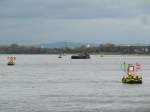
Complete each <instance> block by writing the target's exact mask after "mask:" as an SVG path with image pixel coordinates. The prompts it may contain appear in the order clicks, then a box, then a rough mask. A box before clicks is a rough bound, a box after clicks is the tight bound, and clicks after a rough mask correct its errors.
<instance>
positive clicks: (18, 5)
mask: <svg viewBox="0 0 150 112" xmlns="http://www.w3.org/2000/svg"><path fill="white" fill-rule="evenodd" d="M133 1H134V2H133ZM133 1H130V0H126V1H120V0H101V1H100V0H22V1H20V0H6V2H3V3H2V4H1V5H0V6H1V7H0V18H10V17H12V18H38V17H39V18H50V19H93V18H109V17H128V16H138V15H141V14H144V13H146V14H148V13H147V10H148V9H146V8H145V7H144V6H145V5H147V4H144V3H143V2H142V0H137V2H135V0H133Z"/></svg>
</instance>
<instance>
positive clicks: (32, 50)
mask: <svg viewBox="0 0 150 112" xmlns="http://www.w3.org/2000/svg"><path fill="white" fill-rule="evenodd" d="M82 52H88V53H90V54H144V55H145V54H146V55H149V54H150V46H128V45H115V44H111V43H107V44H100V45H99V46H97V47H89V48H87V47H86V46H81V47H78V48H41V47H38V46H37V47H35V46H21V45H17V44H12V45H9V46H0V54H60V53H66V54H73V53H82Z"/></svg>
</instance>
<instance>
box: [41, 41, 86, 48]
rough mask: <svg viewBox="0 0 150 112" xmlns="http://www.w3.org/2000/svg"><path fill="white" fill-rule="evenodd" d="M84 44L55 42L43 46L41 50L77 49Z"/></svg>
mask: <svg viewBox="0 0 150 112" xmlns="http://www.w3.org/2000/svg"><path fill="white" fill-rule="evenodd" d="M82 45H84V44H82V43H75V42H55V43H47V44H41V45H40V46H41V48H66V47H68V48H77V47H81V46H82Z"/></svg>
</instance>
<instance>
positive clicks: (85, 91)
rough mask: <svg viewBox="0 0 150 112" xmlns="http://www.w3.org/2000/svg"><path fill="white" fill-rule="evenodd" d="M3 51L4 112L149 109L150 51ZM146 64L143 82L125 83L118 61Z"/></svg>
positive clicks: (0, 94)
mask: <svg viewBox="0 0 150 112" xmlns="http://www.w3.org/2000/svg"><path fill="white" fill-rule="evenodd" d="M16 57H17V64H16V65H15V66H7V65H6V61H7V60H6V58H7V55H1V56H0V112H150V57H149V56H104V57H100V56H98V55H95V56H92V57H91V59H89V60H71V59H70V55H68V56H64V57H63V58H61V59H59V58H58V56H57V55H16ZM124 61H126V62H127V63H136V62H139V63H141V64H142V71H141V72H142V74H143V77H144V83H143V84H138V85H136V84H133V85H128V84H122V83H121V78H122V76H123V74H124V73H123V72H122V71H121V70H120V63H122V62H124Z"/></svg>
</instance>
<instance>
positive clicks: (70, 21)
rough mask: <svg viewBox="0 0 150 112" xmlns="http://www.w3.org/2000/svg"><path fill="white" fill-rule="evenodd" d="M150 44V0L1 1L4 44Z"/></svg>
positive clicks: (1, 39) (0, 38)
mask: <svg viewBox="0 0 150 112" xmlns="http://www.w3.org/2000/svg"><path fill="white" fill-rule="evenodd" d="M56 41H71V42H86V43H87V42H88V43H108V42H111V43H117V44H122V43H126V44H127V43H146V44H148V43H150V0H0V44H11V43H19V44H40V43H51V42H56Z"/></svg>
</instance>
